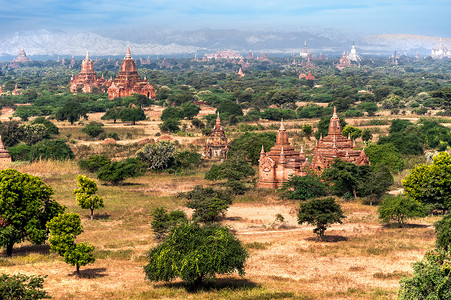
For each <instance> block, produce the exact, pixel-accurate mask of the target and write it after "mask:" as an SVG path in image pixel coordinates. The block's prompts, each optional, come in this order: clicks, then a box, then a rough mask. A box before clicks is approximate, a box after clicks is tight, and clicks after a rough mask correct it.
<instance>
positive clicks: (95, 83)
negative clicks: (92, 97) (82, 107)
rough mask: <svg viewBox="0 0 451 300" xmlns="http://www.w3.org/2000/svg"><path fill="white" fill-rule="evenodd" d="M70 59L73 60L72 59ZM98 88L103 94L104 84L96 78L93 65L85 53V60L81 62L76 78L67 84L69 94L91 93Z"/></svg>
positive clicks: (102, 79) (99, 78)
mask: <svg viewBox="0 0 451 300" xmlns="http://www.w3.org/2000/svg"><path fill="white" fill-rule="evenodd" d="M72 59H74V58H73V57H72ZM74 64H75V60H74ZM94 87H95V88H98V89H100V90H101V91H103V92H105V90H106V82H105V79H104V78H103V76H102V77H99V76H97V74H96V72H95V71H94V64H93V62H92V60H91V59H90V58H89V55H88V52H86V58H85V59H83V61H82V62H81V71H80V73H78V75H77V76H75V77H71V79H70V83H69V90H70V92H71V93H76V92H78V91H81V92H83V93H92V89H93V88H94Z"/></svg>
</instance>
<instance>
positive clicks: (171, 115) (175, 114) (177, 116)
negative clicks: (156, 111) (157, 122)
mask: <svg viewBox="0 0 451 300" xmlns="http://www.w3.org/2000/svg"><path fill="white" fill-rule="evenodd" d="M160 119H161V121H163V122H164V121H167V120H181V119H183V111H182V110H181V109H180V108H177V107H173V106H169V107H167V108H165V109H164V110H163V112H162V113H161V116H160Z"/></svg>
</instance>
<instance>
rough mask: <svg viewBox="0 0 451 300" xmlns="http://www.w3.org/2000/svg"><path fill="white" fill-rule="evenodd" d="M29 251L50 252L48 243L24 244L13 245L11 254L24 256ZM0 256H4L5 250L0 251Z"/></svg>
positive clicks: (44, 253)
mask: <svg viewBox="0 0 451 300" xmlns="http://www.w3.org/2000/svg"><path fill="white" fill-rule="evenodd" d="M30 253H39V254H43V255H47V254H50V245H47V244H44V245H26V246H15V247H14V248H13V256H25V255H28V254H30ZM0 256H1V257H6V250H4V251H2V252H1V253H0Z"/></svg>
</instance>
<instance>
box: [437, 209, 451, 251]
mask: <svg viewBox="0 0 451 300" xmlns="http://www.w3.org/2000/svg"><path fill="white" fill-rule="evenodd" d="M434 226H435V234H436V235H437V240H436V247H437V249H439V250H443V251H447V252H449V250H451V214H447V215H445V216H444V217H443V218H442V219H441V220H439V221H437V222H435V223H434Z"/></svg>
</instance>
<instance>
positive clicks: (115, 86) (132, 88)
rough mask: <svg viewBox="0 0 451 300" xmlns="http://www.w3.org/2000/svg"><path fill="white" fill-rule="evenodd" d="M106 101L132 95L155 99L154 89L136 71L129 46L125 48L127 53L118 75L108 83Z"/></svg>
mask: <svg viewBox="0 0 451 300" xmlns="http://www.w3.org/2000/svg"><path fill="white" fill-rule="evenodd" d="M107 84H109V88H108V99H114V98H116V97H127V96H131V95H133V94H140V95H144V96H146V97H149V98H155V88H154V87H153V86H152V85H151V84H150V83H149V82H147V79H145V78H144V79H142V78H141V77H140V76H139V74H138V71H137V70H136V64H135V61H134V60H133V58H132V55H131V53H130V46H128V47H127V53H126V55H125V57H124V60H123V61H122V64H121V67H120V69H119V74H118V75H117V76H116V78H115V79H114V80H112V81H108V82H107Z"/></svg>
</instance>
